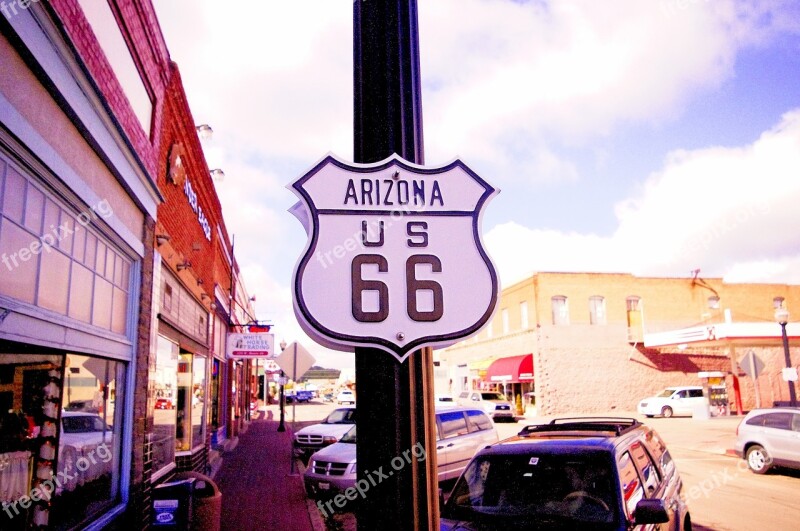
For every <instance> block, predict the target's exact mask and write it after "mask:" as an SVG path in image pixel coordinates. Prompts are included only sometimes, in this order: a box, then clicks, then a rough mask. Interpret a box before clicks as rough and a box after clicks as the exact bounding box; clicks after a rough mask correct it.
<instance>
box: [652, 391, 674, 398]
mask: <svg viewBox="0 0 800 531" xmlns="http://www.w3.org/2000/svg"><path fill="white" fill-rule="evenodd" d="M674 392H675V389H664V390H663V391H661V392H660V393H658V394H657V395H656V396H657V397H658V398H669V397H671V396H672V393H674Z"/></svg>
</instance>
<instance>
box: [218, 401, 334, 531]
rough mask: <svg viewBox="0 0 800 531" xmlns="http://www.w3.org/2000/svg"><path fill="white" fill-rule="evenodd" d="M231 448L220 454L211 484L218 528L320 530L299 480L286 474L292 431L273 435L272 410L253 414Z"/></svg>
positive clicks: (320, 523) (275, 424)
mask: <svg viewBox="0 0 800 531" xmlns="http://www.w3.org/2000/svg"><path fill="white" fill-rule="evenodd" d="M254 418H255V420H253V421H252V422H251V423H250V426H249V428H248V429H247V431H246V432H245V433H244V434H242V435H241V436H240V437H239V444H237V445H236V448H234V449H233V450H231V451H229V452H225V453H224V454H223V455H222V459H223V461H222V466H221V467H220V469H219V472H218V473H217V474H216V476H215V478H214V480H215V481H216V482H217V484H218V485H219V488H220V490H221V491H222V529H226V530H228V529H230V530H234V531H249V530H254V531H255V530H262V529H277V530H282V531H325V525H324V523H323V521H322V518H321V517H320V516H319V511H317V509H316V508H315V507H314V505H313V504H311V502H308V501H307V500H306V494H305V489H304V487H303V478H302V476H301V475H300V473H299V472H298V471H297V470H295V471H294V474H290V472H291V453H292V433H291V426H290V424H289V423H288V422H286V423H285V424H284V425H285V427H286V431H284V432H278V418H277V414H276V413H275V412H274V411H273V408H271V407H268V408H267V409H266V411H264V410H260V411H257V412H256V414H255V417H254Z"/></svg>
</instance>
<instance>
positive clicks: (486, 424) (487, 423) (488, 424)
mask: <svg viewBox="0 0 800 531" xmlns="http://www.w3.org/2000/svg"><path fill="white" fill-rule="evenodd" d="M467 424H468V425H469V431H482V430H491V429H492V421H491V420H489V417H487V416H486V414H485V413H484V412H483V411H478V410H476V409H471V410H469V411H467Z"/></svg>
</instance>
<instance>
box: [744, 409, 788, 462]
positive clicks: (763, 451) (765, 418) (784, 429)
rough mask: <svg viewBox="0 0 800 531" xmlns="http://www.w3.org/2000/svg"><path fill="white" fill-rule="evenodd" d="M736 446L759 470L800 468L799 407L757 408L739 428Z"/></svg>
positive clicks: (745, 418)
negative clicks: (778, 467)
mask: <svg viewBox="0 0 800 531" xmlns="http://www.w3.org/2000/svg"><path fill="white" fill-rule="evenodd" d="M734 450H735V451H736V454H737V455H738V456H739V457H741V458H744V459H745V460H746V461H747V466H748V467H750V470H752V471H753V472H755V473H756V474H765V473H767V471H769V470H770V469H772V468H773V467H774V466H784V467H788V468H796V469H800V408H793V407H776V408H766V409H754V410H753V411H751V412H750V413H748V414H747V415H745V417H744V418H743V419H742V422H740V423H739V426H738V427H737V428H736V443H735V444H734Z"/></svg>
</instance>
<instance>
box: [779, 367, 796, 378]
mask: <svg viewBox="0 0 800 531" xmlns="http://www.w3.org/2000/svg"><path fill="white" fill-rule="evenodd" d="M781 374H782V376H783V381H784V382H796V381H797V367H787V368H784V369H781Z"/></svg>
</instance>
